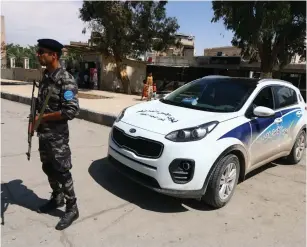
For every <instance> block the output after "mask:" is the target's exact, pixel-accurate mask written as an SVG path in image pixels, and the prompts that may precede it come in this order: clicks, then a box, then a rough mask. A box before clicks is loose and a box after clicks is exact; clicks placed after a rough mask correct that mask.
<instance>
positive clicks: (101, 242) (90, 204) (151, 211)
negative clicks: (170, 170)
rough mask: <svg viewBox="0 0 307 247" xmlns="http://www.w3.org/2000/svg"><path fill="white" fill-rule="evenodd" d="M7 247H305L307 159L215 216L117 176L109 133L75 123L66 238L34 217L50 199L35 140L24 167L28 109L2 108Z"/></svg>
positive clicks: (255, 182) (270, 174)
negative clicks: (75, 207)
mask: <svg viewBox="0 0 307 247" xmlns="http://www.w3.org/2000/svg"><path fill="white" fill-rule="evenodd" d="M1 108H2V114H1V127H2V129H1V134H2V136H1V137H2V138H1V151H2V152H1V160H2V165H1V175H2V176H1V216H2V224H1V233H2V238H1V241H2V246H14V247H19V246H23V247H24V246H31V247H36V246H52V247H57V246H69V247H72V246H74V247H75V246H76V247H86V246H91V247H96V246H97V247H98V246H99V247H102V246H107V247H113V246H116V247H117V246H118V247H123V246H129V247H130V246H133V247H136V246H140V247H144V246H146V247H158V246H176V247H182V246H185V247H194V246H201V247H203V246H206V247H211V246H212V247H219V246H229V247H232V246H233V247H241V246H242V247H259V246H261V247H270V246H278V247H282V246H287V247H288V246H289V247H303V246H306V224H305V223H306V221H305V216H306V212H305V208H306V196H305V187H306V171H305V169H306V165H305V163H306V159H304V160H303V161H302V162H301V163H300V164H299V165H295V166H293V165H286V164H284V162H282V163H281V164H277V163H274V164H268V165H267V166H265V167H263V168H262V169H260V170H257V171H256V172H254V173H253V174H252V175H250V176H249V178H248V179H247V180H246V181H244V182H243V183H241V184H239V185H238V187H237V190H236V192H235V194H234V196H233V198H232V200H231V202H230V203H229V204H228V205H227V206H226V207H224V208H222V209H219V210H212V209H210V208H208V207H206V206H205V205H202V204H201V203H200V202H197V201H193V200H177V199H174V198H170V197H166V196H162V195H160V194H157V193H155V192H152V191H150V190H148V189H146V188H143V187H140V186H139V185H137V184H135V183H133V182H131V181H130V180H128V179H126V178H125V177H123V176H122V175H120V174H118V173H117V172H116V171H115V170H114V169H113V168H112V167H111V166H110V165H109V164H108V163H107V162H106V159H105V157H106V155H107V141H108V134H109V131H110V128H108V127H104V126H101V125H97V124H93V123H89V122H86V121H82V120H78V119H76V120H73V121H72V122H71V123H70V134H71V140H70V141H71V149H72V153H73V165H74V167H73V169H72V174H73V177H74V182H75V188H76V194H77V197H78V204H79V210H80V218H79V219H78V220H77V221H76V222H75V223H74V224H73V225H72V226H71V227H70V228H68V229H66V230H65V231H62V232H59V231H56V230H55V229H54V226H55V225H56V223H57V221H58V217H59V216H60V215H61V214H62V211H63V210H64V208H62V209H61V210H57V211H56V212H54V213H52V214H50V215H49V214H38V213H37V212H36V211H35V210H36V208H37V207H38V206H39V205H40V204H41V203H43V202H44V201H45V200H46V199H48V198H49V196H50V188H49V185H48V182H47V178H46V176H45V174H44V173H43V172H42V170H41V164H40V160H39V154H38V151H37V149H38V145H37V137H34V138H33V148H32V158H31V161H30V162H29V161H27V159H26V155H25V152H26V151H27V133H26V132H27V118H26V116H27V115H28V113H29V106H27V105H23V104H19V103H14V102H10V101H6V100H1Z"/></svg>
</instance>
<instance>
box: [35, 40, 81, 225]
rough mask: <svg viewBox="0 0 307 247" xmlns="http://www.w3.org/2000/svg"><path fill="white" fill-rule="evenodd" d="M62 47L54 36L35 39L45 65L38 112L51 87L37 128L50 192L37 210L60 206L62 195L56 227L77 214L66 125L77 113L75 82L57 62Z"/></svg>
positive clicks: (40, 151) (38, 52)
mask: <svg viewBox="0 0 307 247" xmlns="http://www.w3.org/2000/svg"><path fill="white" fill-rule="evenodd" d="M62 48H63V45H62V44H60V43H59V42H57V41H55V40H51V39H40V40H38V51H37V57H38V60H39V62H40V64H41V65H42V66H46V70H45V71H44V72H43V79H42V81H41V82H40V85H39V89H38V99H37V101H38V102H37V106H38V112H40V110H41V108H42V106H43V104H44V101H45V98H46V96H47V94H48V91H49V90H52V93H51V96H50V98H49V102H48V104H47V107H46V109H45V112H44V114H43V117H42V119H41V123H40V125H39V128H38V129H37V133H38V137H39V153H40V159H41V162H42V169H43V171H44V173H45V174H46V175H47V177H48V181H49V184H50V187H51V189H52V195H51V199H50V200H49V201H48V202H47V203H46V204H44V205H42V206H41V207H40V208H39V210H38V211H39V212H40V213H47V212H49V211H51V210H54V209H56V208H58V207H62V206H64V199H65V202H66V210H65V214H64V215H63V217H62V218H61V219H60V221H59V222H58V224H57V225H56V227H55V228H56V229H57V230H63V229H65V228H67V227H68V226H70V225H71V223H72V222H73V221H74V220H76V219H77V218H78V217H79V211H78V207H77V203H76V200H77V199H76V196H75V192H74V187H73V179H72V175H71V173H70V169H71V168H72V163H71V151H70V147H69V129H68V120H72V119H73V118H74V117H75V116H76V115H77V114H78V113H79V102H78V98H77V93H78V86H77V84H76V82H75V80H74V77H73V76H72V75H71V74H69V73H68V72H67V71H65V70H64V69H63V68H61V66H60V62H59V58H60V56H61V54H62ZM52 86H53V88H52V89H51V87H52ZM36 120H37V117H36Z"/></svg>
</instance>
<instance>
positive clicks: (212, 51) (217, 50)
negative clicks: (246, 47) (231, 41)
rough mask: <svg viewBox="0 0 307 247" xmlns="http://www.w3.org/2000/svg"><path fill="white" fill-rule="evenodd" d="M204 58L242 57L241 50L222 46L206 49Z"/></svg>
mask: <svg viewBox="0 0 307 247" xmlns="http://www.w3.org/2000/svg"><path fill="white" fill-rule="evenodd" d="M204 56H206V57H211V56H241V48H238V47H235V46H222V47H213V48H206V49H204Z"/></svg>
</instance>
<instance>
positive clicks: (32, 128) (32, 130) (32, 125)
mask: <svg viewBox="0 0 307 247" xmlns="http://www.w3.org/2000/svg"><path fill="white" fill-rule="evenodd" d="M37 120H38V115H36V116H35V119H34V121H33V122H32V123H31V132H34V126H35V123H36V121H37ZM43 122H44V118H42V119H41V121H40V124H42V123H43Z"/></svg>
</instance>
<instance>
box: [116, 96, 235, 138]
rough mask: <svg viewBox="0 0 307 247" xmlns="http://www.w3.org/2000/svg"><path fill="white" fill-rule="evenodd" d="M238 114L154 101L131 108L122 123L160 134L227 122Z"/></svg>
mask: <svg viewBox="0 0 307 247" xmlns="http://www.w3.org/2000/svg"><path fill="white" fill-rule="evenodd" d="M234 117H236V113H216V112H206V111H200V110H194V109H189V108H184V107H178V106H173V105H169V104H165V103H162V102H160V101H159V100H154V101H151V102H147V103H141V104H137V105H134V106H132V107H129V108H128V109H127V110H126V112H125V115H124V117H123V118H122V119H121V121H123V122H125V123H127V124H130V125H132V126H135V127H139V128H142V129H146V130H148V131H152V132H155V133H159V134H164V135H166V134H168V133H170V132H171V131H175V130H179V129H184V128H190V127H195V126H198V125H200V124H204V123H208V122H211V121H220V122H222V121H225V120H228V119H231V118H234Z"/></svg>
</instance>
